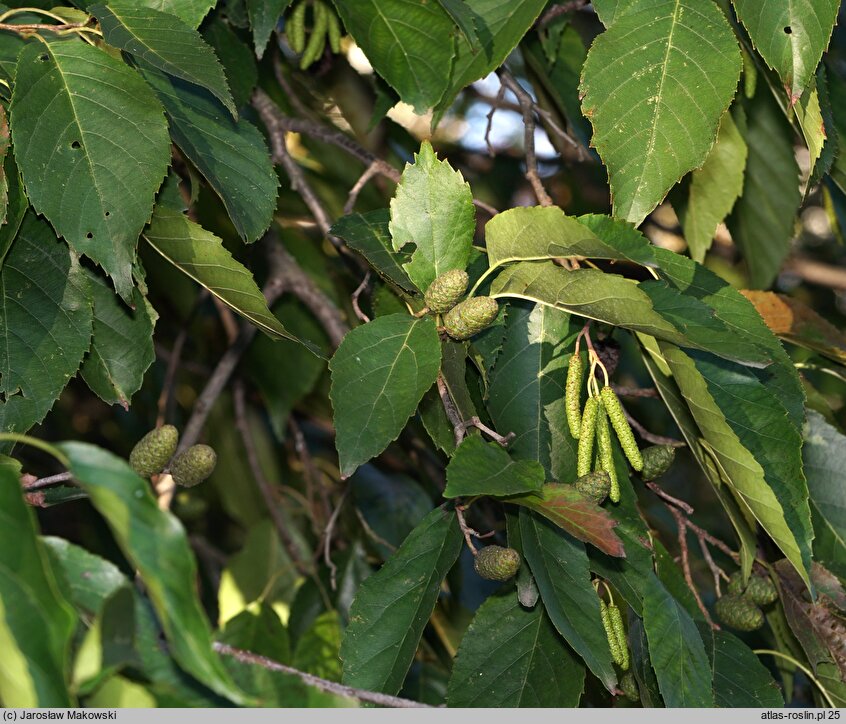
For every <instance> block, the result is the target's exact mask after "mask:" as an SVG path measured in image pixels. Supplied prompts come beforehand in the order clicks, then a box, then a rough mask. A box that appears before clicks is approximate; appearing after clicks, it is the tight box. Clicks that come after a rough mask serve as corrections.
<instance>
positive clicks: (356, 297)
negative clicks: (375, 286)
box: [352, 270, 370, 324]
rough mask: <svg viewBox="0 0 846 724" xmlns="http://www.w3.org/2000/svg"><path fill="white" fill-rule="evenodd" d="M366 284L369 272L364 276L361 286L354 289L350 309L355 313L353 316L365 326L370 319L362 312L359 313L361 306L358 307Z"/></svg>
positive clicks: (368, 282)
mask: <svg viewBox="0 0 846 724" xmlns="http://www.w3.org/2000/svg"><path fill="white" fill-rule="evenodd" d="M368 284H370V271H369V270H368V272H367V274H365V275H364V278H363V279H362V280H361V284H359V285H358V286H357V287H356V290H355V291H354V292H353V293H352V307H353V311H354V312H355V316H356V317H358V318H359V319H360V320H361V321H362V322H364V323H365V324H367V323H368V322H369V321H370V317H368V316H367V315H366V314H365V313H364V312H362V311H361V306H360V305H359V298H360V297H361V295H362V294H363V293H364V290H365V289H367V285H368Z"/></svg>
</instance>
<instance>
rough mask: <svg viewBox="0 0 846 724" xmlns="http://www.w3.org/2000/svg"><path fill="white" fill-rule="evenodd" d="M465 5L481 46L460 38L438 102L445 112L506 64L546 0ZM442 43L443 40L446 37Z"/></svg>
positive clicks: (482, 0)
mask: <svg viewBox="0 0 846 724" xmlns="http://www.w3.org/2000/svg"><path fill="white" fill-rule="evenodd" d="M464 4H465V5H466V6H467V8H468V10H469V12H470V13H472V15H473V21H474V23H475V26H476V35H477V36H478V37H479V43H480V46H481V47H476V46H474V45H472V44H471V43H470V42H468V41H467V39H466V38H464V37H463V36H461V37H458V38H457V40H456V52H455V63H454V65H453V68H452V77H451V78H450V81H449V86H448V87H447V88H446V89H445V93H444V94H443V99H441V102H440V103H439V104H438V109H439V112H443V111H445V110H446V109H447V108H448V107H449V106H450V105H451V104H452V102H453V101H454V100H455V96H456V95H457V94H458V92H459V91H460V90H461V89H462V88H464V87H465V86H468V85H470V84H471V83H473V82H474V81H477V80H479V79H480V78H484V77H485V76H486V75H488V74H489V73H491V72H492V71H494V70H496V69H497V68H498V67H499V66H500V65H502V64H503V62H504V61H505V59H506V58H507V57H508V55H509V53H511V51H512V50H514V48H515V47H516V46H517V44H518V43H519V42H520V39H521V38H522V37H523V36H524V35H525V34H526V32H527V31H528V30H529V28H531V27H532V24H533V23H534V22H535V20H537V18H538V15H540V12H541V10H543V8H544V5H546V2H545V0H519V2H513V1H512V2H506V1H504V0H465V2H464ZM440 42H441V43H443V40H441V41H440ZM368 57H369V56H368ZM443 67H444V68H446V67H447V66H446V65H444V66H443Z"/></svg>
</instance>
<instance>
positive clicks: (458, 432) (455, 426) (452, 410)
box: [438, 373, 467, 447]
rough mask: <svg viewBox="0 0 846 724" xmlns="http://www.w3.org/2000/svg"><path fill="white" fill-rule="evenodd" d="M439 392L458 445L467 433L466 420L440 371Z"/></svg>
mask: <svg viewBox="0 0 846 724" xmlns="http://www.w3.org/2000/svg"><path fill="white" fill-rule="evenodd" d="M438 394H439V395H440V398H441V403H442V404H443V406H444V412H446V416H447V419H448V420H449V424H450V425H452V433H453V435H454V437H455V446H456V447H458V446H459V445H460V444H461V441H462V440H463V439H464V436H465V435H466V434H467V426H466V425H465V424H464V421H463V420H462V419H461V415H459V413H458V410H457V409H456V407H455V403H454V402H453V401H452V398H451V397H450V396H449V390H448V389H447V385H446V380H445V379H444V376H443V375H442V374H441V373H438Z"/></svg>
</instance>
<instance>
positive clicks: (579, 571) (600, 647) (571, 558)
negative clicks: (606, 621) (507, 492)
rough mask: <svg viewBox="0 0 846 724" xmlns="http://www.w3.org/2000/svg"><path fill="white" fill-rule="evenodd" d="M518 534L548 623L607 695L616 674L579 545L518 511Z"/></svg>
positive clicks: (552, 527)
mask: <svg viewBox="0 0 846 724" xmlns="http://www.w3.org/2000/svg"><path fill="white" fill-rule="evenodd" d="M520 534H521V538H522V541H523V554H524V555H525V557H526V562H527V563H528V564H529V567H530V568H531V569H532V575H534V577H535V582H536V583H537V585H538V588H539V589H540V592H541V597H542V598H543V604H544V606H545V607H546V610H547V612H548V613H549V617H550V619H552V623H553V624H555V628H556V629H558V633H560V634H561V635H562V636H563V637H564V638H565V639H566V640H567V643H568V644H570V646H572V647H573V649H574V650H575V652H576V653H577V654H579V656H581V657H582V658H583V659H584V660H585V663H586V664H587V666H588V668H589V669H590V670H591V671H592V672H593V674H594V675H595V676H596V677H597V678H598V679H599V680H600V681H601V682H602V683H603V684H604V685H605V687H606V688H607V689H608V690H609V691H610V690H611V689H612V688H613V686H614V684H615V683H616V681H617V676H616V674H615V673H614V667H613V665H612V663H611V651H610V650H609V648H608V639H607V638H606V636H605V629H604V628H603V626H602V621H601V620H600V618H599V597H598V596H597V595H596V591H595V590H594V589H593V586H592V585H591V582H590V570H589V568H588V559H587V555H586V553H585V548H584V546H583V545H582V544H581V543H579V542H578V541H575V540H573V539H572V538H571V537H570V536H568V535H567V534H566V533H565V532H564V531H562V530H560V529H558V528H556V527H554V526H553V525H551V524H550V523H548V522H547V521H544V520H543V519H541V518H540V517H538V516H537V514H534V513H531V512H530V511H528V510H521V511H520Z"/></svg>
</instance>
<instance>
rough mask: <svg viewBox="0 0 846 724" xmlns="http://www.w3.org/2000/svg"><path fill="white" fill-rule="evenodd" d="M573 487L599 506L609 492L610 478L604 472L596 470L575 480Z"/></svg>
mask: <svg viewBox="0 0 846 724" xmlns="http://www.w3.org/2000/svg"><path fill="white" fill-rule="evenodd" d="M573 485H575V486H576V490H578V491H579V492H580V493H581V494H582V495H586V496H587V497H588V498H590V499H591V500H593V501H594V502H595V503H596V504H597V505H601V504H602V503H603V502H604V501H605V498H607V497H608V493H609V491H610V490H611V476H610V475H608V473H607V472H605V471H604V470H596V471H594V472H592V473H588V474H587V475H582V476H581V477H580V478H577V479H576V482H575V483H573Z"/></svg>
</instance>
